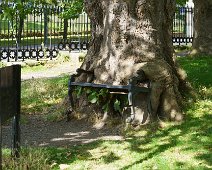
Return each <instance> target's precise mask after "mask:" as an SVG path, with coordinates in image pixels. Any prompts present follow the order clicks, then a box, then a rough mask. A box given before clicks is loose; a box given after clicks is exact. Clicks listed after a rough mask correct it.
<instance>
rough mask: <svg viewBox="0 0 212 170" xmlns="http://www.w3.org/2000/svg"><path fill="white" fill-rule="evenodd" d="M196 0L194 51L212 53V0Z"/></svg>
mask: <svg viewBox="0 0 212 170" xmlns="http://www.w3.org/2000/svg"><path fill="white" fill-rule="evenodd" d="M193 1H194V40H193V53H194V54H196V53H204V54H210V55H211V54H212V1H211V0H204V1H201V0H193Z"/></svg>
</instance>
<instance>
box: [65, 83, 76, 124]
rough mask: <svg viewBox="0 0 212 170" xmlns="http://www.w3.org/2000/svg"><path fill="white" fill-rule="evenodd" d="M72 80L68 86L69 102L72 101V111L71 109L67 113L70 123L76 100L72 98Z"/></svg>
mask: <svg viewBox="0 0 212 170" xmlns="http://www.w3.org/2000/svg"><path fill="white" fill-rule="evenodd" d="M71 82H72V81H71V80H69V85H68V98H69V101H70V104H71V109H69V110H68V111H67V121H70V119H71V112H72V111H73V109H74V99H73V96H72V93H73V88H72V87H71Z"/></svg>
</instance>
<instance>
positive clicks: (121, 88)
mask: <svg viewBox="0 0 212 170" xmlns="http://www.w3.org/2000/svg"><path fill="white" fill-rule="evenodd" d="M82 73H85V74H89V75H91V77H92V78H91V79H90V82H75V80H76V78H77V77H79V76H80V75H81V74H82ZM93 75H94V73H93V72H91V71H86V70H83V69H77V74H74V75H72V76H71V77H70V79H69V84H68V96H69V100H70V103H71V107H72V108H74V101H73V95H72V93H73V91H74V87H76V86H80V87H91V88H98V89H104V88H105V89H108V90H109V92H111V93H116V94H127V95H128V104H129V105H128V106H129V107H130V109H131V115H130V117H128V118H127V120H126V121H127V122H128V123H130V122H131V121H133V119H134V118H135V105H134V96H135V95H136V94H139V93H146V94H148V98H147V99H146V100H148V101H147V105H148V106H147V108H148V112H150V113H151V103H150V91H151V83H150V82H149V81H146V79H145V78H144V77H145V76H144V72H143V71H140V73H139V74H137V75H136V76H135V77H133V78H131V79H130V80H129V83H128V84H127V85H109V84H95V83H92V81H93V80H94V76H93ZM140 83H143V84H145V86H143V87H141V86H139V85H138V84H140ZM69 116H70V115H69V114H68V115H67V120H69V119H70V118H69Z"/></svg>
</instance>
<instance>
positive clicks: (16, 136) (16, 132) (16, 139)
mask: <svg viewBox="0 0 212 170" xmlns="http://www.w3.org/2000/svg"><path fill="white" fill-rule="evenodd" d="M13 67H14V68H13V75H15V76H13V83H14V85H15V87H16V89H17V90H16V92H17V94H16V96H17V98H16V107H17V108H16V109H17V110H16V114H15V116H14V118H13V129H12V130H13V143H12V145H13V146H12V156H13V157H14V158H19V156H20V154H19V151H20V110H21V108H20V106H21V66H20V65H15V66H13Z"/></svg>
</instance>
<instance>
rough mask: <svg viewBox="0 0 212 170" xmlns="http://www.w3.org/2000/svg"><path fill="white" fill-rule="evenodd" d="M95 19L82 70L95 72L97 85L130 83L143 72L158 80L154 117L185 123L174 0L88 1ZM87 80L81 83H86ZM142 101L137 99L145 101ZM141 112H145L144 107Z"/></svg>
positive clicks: (154, 87) (155, 82)
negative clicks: (176, 53)
mask: <svg viewBox="0 0 212 170" xmlns="http://www.w3.org/2000/svg"><path fill="white" fill-rule="evenodd" d="M84 4H85V9H86V12H87V13H88V15H89V17H90V19H91V21H92V40H91V43H90V48H89V50H88V53H87V55H86V58H85V61H84V63H83V64H82V66H81V68H82V69H85V70H89V71H94V74H95V80H94V82H95V83H104V84H105V83H106V84H116V85H120V84H122V85H123V84H127V80H128V79H129V78H130V77H133V76H134V75H135V74H136V72H137V71H139V70H143V71H144V72H145V75H146V77H147V78H148V79H149V80H151V82H152V91H151V103H152V107H153V113H152V118H153V119H154V118H156V117H158V115H159V116H161V115H163V117H166V118H168V119H169V120H177V121H180V120H182V118H183V116H182V110H181V107H180V103H179V101H181V94H180V92H179V84H181V82H183V77H180V71H179V69H178V68H177V66H176V63H175V60H174V59H173V46H172V37H171V29H172V17H173V14H174V10H175V1H173V0H160V1H158V0H84ZM86 80H87V77H85V76H84V75H83V76H81V77H80V78H79V79H78V81H86ZM142 100H143V99H142V98H139V97H137V98H136V101H137V103H139V101H142ZM137 107H140V108H137V111H138V112H139V110H142V109H144V108H143V107H142V106H139V104H138V106H137Z"/></svg>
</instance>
